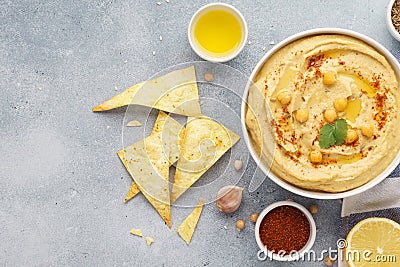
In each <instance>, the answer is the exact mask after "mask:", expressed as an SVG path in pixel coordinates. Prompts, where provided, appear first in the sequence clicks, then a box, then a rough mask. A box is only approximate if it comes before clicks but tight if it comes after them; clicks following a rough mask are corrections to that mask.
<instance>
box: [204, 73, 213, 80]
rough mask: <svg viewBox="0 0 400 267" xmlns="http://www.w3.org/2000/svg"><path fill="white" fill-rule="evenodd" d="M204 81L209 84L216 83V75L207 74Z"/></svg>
mask: <svg viewBox="0 0 400 267" xmlns="http://www.w3.org/2000/svg"><path fill="white" fill-rule="evenodd" d="M204 79H205V80H206V81H207V82H212V81H214V75H213V74H212V73H211V72H207V73H206V74H204Z"/></svg>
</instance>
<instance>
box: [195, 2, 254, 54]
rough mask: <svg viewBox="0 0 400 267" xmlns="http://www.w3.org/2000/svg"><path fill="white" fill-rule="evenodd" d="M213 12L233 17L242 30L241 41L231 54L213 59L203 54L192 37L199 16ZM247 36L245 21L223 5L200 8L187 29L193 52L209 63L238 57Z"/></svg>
mask: <svg viewBox="0 0 400 267" xmlns="http://www.w3.org/2000/svg"><path fill="white" fill-rule="evenodd" d="M213 10H223V11H226V12H229V13H230V14H232V15H233V16H235V18H236V19H237V20H238V21H239V23H240V26H241V28H242V39H241V41H240V44H239V46H238V47H237V48H236V49H235V50H234V51H232V53H230V54H228V55H226V56H224V57H213V56H210V55H208V54H206V53H205V52H203V50H202V49H201V47H200V46H199V45H198V44H197V42H196V40H195V37H194V28H195V25H196V23H197V21H198V20H199V18H201V16H203V15H204V14H206V13H207V12H210V11H213ZM247 34H248V30H247V24H246V21H245V19H244V17H243V15H242V14H241V13H240V12H239V10H237V9H236V8H234V7H233V6H231V5H228V4H225V3H212V4H208V5H205V6H203V7H201V8H200V9H199V10H197V12H196V13H195V14H194V15H193V17H192V19H191V20H190V23H189V27H188V39H189V43H190V46H191V47H192V49H193V51H194V52H195V53H196V54H197V55H198V56H199V57H201V58H202V59H204V60H207V61H210V62H226V61H229V60H231V59H233V58H235V57H236V56H237V55H239V53H240V52H241V51H242V50H243V48H244V46H245V45H246V41H247Z"/></svg>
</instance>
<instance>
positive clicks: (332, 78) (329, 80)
mask: <svg viewBox="0 0 400 267" xmlns="http://www.w3.org/2000/svg"><path fill="white" fill-rule="evenodd" d="M335 82H336V74H335V73H334V72H333V71H327V72H325V73H324V78H323V83H324V84H325V85H332V84H334V83H335Z"/></svg>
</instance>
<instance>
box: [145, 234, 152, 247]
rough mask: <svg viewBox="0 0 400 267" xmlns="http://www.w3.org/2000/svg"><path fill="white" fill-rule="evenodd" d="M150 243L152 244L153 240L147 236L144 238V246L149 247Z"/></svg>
mask: <svg viewBox="0 0 400 267" xmlns="http://www.w3.org/2000/svg"><path fill="white" fill-rule="evenodd" d="M152 243H154V239H153V238H151V237H149V236H146V244H147V245H148V246H150V245H151V244H152Z"/></svg>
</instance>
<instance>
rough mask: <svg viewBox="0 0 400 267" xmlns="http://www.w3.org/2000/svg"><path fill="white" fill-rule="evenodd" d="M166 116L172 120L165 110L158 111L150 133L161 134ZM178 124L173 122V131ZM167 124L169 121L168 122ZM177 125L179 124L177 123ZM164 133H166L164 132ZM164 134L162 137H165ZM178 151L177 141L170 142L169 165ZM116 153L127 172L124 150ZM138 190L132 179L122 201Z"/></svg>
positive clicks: (134, 194)
mask: <svg viewBox="0 0 400 267" xmlns="http://www.w3.org/2000/svg"><path fill="white" fill-rule="evenodd" d="M167 118H169V119H171V120H172V118H171V117H169V116H168V115H167V114H166V113H165V112H163V111H160V112H159V113H158V116H157V119H156V122H155V124H154V127H153V130H152V132H151V135H153V134H157V135H159V136H161V135H162V134H163V133H162V131H163V130H166V129H163V127H164V125H165V120H166V119H167ZM178 124H179V123H178ZM178 124H176V123H173V130H174V131H175V130H176V129H175V128H174V127H178ZM168 125H169V123H168ZM179 125H180V124H179ZM180 127H182V131H181V132H180V137H179V138H183V134H184V131H183V126H182V125H180ZM174 131H173V132H174ZM166 135H167V134H166ZM166 135H165V136H164V138H165V137H166ZM179 153H180V152H179V145H178V143H177V142H170V143H169V150H168V151H167V154H168V156H169V163H170V165H169V166H171V165H172V164H174V163H175V162H176V161H177V160H178V157H179ZM117 155H118V157H119V158H120V160H121V161H122V163H123V164H124V166H125V168H126V169H127V170H128V172H129V168H128V164H127V160H126V158H125V152H124V150H120V151H118V152H117ZM129 174H130V175H131V176H132V177H133V175H132V173H130V172H129ZM132 179H133V178H132ZM139 192H140V189H139V187H138V185H137V184H136V183H135V181H132V184H131V187H130V188H129V191H128V193H127V195H126V197H125V199H124V202H125V203H126V202H128V201H129V200H131V199H132V198H133V197H134V196H136V195H137V194H138V193H139Z"/></svg>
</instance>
